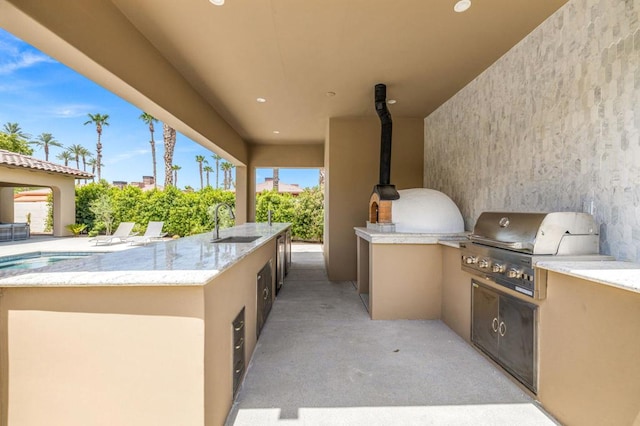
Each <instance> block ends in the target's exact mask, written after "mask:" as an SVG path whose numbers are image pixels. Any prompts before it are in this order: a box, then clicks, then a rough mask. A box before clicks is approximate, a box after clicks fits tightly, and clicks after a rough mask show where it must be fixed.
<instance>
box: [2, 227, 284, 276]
mask: <svg viewBox="0 0 640 426" xmlns="http://www.w3.org/2000/svg"><path fill="white" fill-rule="evenodd" d="M289 227H290V224H288V223H274V224H272V226H269V225H268V224H266V223H245V224H243V225H238V226H235V227H233V228H228V229H224V230H221V231H220V234H221V237H229V236H260V238H258V239H257V240H255V241H253V242H250V243H242V244H226V243H217V244H215V243H212V242H211V239H212V233H211V232H208V233H205V234H198V235H193V236H190V237H185V238H180V239H176V240H171V241H167V242H153V243H150V244H148V245H146V246H144V247H140V248H136V249H133V250H125V251H122V252H115V253H105V254H100V255H96V256H91V257H89V258H85V259H78V260H69V261H65V262H60V263H58V264H54V265H52V266H49V267H46V268H42V269H38V270H33V271H25V270H22V271H11V272H4V273H0V287H85V286H99V287H105V286H204V285H206V284H208V283H209V282H211V281H212V280H213V279H214V278H216V277H217V276H218V275H219V274H220V273H222V272H223V271H225V270H227V269H229V268H230V267H232V266H233V265H235V264H236V263H237V262H238V261H240V260H241V259H243V258H245V257H247V256H248V255H250V254H251V253H253V252H254V251H256V250H257V249H259V248H260V247H262V246H264V245H265V244H268V243H269V242H270V241H273V239H274V238H275V237H276V236H277V235H279V234H281V233H282V232H284V231H285V230H286V229H287V228H289Z"/></svg>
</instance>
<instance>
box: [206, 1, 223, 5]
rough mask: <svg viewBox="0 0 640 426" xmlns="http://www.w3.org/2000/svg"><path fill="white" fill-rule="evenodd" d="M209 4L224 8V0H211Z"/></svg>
mask: <svg viewBox="0 0 640 426" xmlns="http://www.w3.org/2000/svg"><path fill="white" fill-rule="evenodd" d="M209 2H210V3H211V4H214V5H216V6H222V5H223V4H224V0H209Z"/></svg>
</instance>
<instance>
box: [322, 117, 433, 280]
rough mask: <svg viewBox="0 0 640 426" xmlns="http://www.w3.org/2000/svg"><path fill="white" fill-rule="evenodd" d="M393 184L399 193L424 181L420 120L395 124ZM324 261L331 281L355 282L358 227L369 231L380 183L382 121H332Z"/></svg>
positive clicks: (327, 156)
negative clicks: (371, 206) (372, 198)
mask: <svg viewBox="0 0 640 426" xmlns="http://www.w3.org/2000/svg"><path fill="white" fill-rule="evenodd" d="M392 150H393V153H392V155H391V183H392V184H394V185H396V188H397V189H406V188H417V187H420V184H421V182H422V161H421V158H422V120H421V119H419V118H394V119H393V147H392ZM325 169H326V172H327V173H326V178H325V234H324V256H325V262H326V264H327V270H328V273H329V279H330V280H333V281H349V280H356V278H357V273H356V267H357V256H356V254H357V250H356V235H355V232H354V230H353V227H354V226H366V221H367V217H368V212H369V207H368V206H369V197H370V196H371V191H372V190H373V187H374V185H376V184H377V183H378V181H379V172H380V120H379V119H378V117H370V118H369V117H366V118H364V117H355V118H346V117H344V118H332V119H330V120H329V129H328V134H327V138H326V141H325Z"/></svg>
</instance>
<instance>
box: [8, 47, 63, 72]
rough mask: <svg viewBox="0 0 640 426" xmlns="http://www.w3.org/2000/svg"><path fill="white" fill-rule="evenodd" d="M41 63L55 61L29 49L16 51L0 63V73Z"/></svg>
mask: <svg viewBox="0 0 640 426" xmlns="http://www.w3.org/2000/svg"><path fill="white" fill-rule="evenodd" d="M3 50H5V49H3ZM42 63H55V61H54V60H53V59H51V58H50V57H48V56H46V55H43V54H42V53H37V52H30V51H26V52H16V53H15V54H14V55H12V56H11V57H9V58H7V59H6V60H5V61H4V62H3V63H0V75H9V74H13V73H14V72H16V71H19V70H22V69H25V68H31V67H33V66H36V65H38V64H42Z"/></svg>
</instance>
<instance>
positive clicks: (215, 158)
mask: <svg viewBox="0 0 640 426" xmlns="http://www.w3.org/2000/svg"><path fill="white" fill-rule="evenodd" d="M211 157H212V158H213V159H214V160H216V188H218V187H219V185H218V175H219V174H220V160H222V157H220V156H219V155H218V154H213V155H212V156H211Z"/></svg>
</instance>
